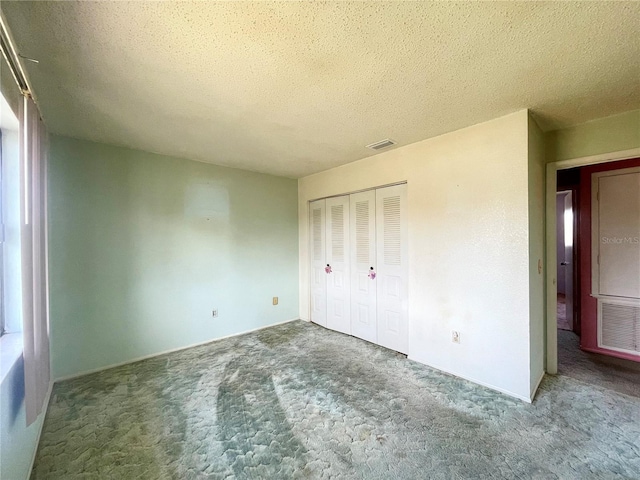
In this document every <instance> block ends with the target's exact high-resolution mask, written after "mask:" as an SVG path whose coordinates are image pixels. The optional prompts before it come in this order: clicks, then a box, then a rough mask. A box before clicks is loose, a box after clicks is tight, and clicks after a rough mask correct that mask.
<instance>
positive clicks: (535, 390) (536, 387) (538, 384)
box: [529, 370, 546, 403]
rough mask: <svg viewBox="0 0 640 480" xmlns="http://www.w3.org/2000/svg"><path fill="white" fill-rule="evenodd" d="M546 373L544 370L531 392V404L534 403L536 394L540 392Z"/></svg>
mask: <svg viewBox="0 0 640 480" xmlns="http://www.w3.org/2000/svg"><path fill="white" fill-rule="evenodd" d="M545 374H546V372H545V371H544V370H543V371H542V373H541V374H540V378H538V381H537V382H536V384H535V386H534V387H533V389H532V390H531V394H530V397H531V398H530V400H529V403H533V399H534V398H536V393H537V392H538V388H540V384H541V383H542V379H543V378H544V376H545Z"/></svg>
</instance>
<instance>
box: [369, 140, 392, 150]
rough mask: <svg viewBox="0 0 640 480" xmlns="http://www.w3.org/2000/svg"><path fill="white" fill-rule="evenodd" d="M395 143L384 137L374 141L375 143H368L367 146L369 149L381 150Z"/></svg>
mask: <svg viewBox="0 0 640 480" xmlns="http://www.w3.org/2000/svg"><path fill="white" fill-rule="evenodd" d="M395 144H396V142H394V141H393V140H390V139H388V138H386V139H384V140H380V141H379V142H376V143H370V144H369V145H367V148H370V149H371V150H382V149H383V148H387V147H390V146H391V145H395Z"/></svg>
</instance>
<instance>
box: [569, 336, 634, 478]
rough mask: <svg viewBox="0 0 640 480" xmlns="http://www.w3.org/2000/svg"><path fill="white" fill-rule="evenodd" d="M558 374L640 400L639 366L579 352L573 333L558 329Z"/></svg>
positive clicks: (578, 339) (577, 342)
mask: <svg viewBox="0 0 640 480" xmlns="http://www.w3.org/2000/svg"><path fill="white" fill-rule="evenodd" d="M558 373H559V374H560V375H566V376H567V377H571V378H573V379H575V380H580V381H581V382H586V383H590V384H592V385H597V386H599V387H602V388H606V389H610V390H614V391H616V392H619V393H625V394H627V395H633V396H635V397H639V398H640V363H635V362H631V361H626V360H619V359H615V358H612V357H605V356H604V355H598V354H596V353H589V352H583V351H582V350H580V338H579V337H578V336H577V335H576V334H575V333H573V332H567V331H564V330H558ZM638 478H640V476H639V477H638Z"/></svg>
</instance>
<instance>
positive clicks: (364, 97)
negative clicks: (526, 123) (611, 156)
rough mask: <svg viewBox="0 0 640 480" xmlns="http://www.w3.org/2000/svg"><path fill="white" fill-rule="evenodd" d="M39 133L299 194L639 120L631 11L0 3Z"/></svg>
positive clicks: (639, 73)
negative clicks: (431, 158) (423, 162)
mask: <svg viewBox="0 0 640 480" xmlns="http://www.w3.org/2000/svg"><path fill="white" fill-rule="evenodd" d="M1 8H2V10H3V11H4V14H5V16H6V17H7V20H8V22H9V25H10V27H11V29H12V31H13V34H14V36H15V39H16V44H17V46H18V49H19V50H20V52H21V53H22V54H24V55H26V56H29V57H32V58H36V59H38V60H39V61H40V63H38V64H35V63H32V62H24V63H25V65H26V68H27V69H28V73H29V75H30V77H31V79H32V83H33V86H34V89H35V92H36V95H37V97H38V99H39V101H40V105H41V109H42V113H43V115H44V118H45V121H46V123H47V126H48V127H49V128H50V129H51V131H53V132H54V133H59V134H63V135H69V136H73V137H79V138H85V139H89V140H94V141H100V142H105V143H110V144H120V145H125V146H128V147H133V148H139V149H141V150H145V151H153V152H160V153H164V154H167V155H174V156H179V157H183V158H191V159H194V160H201V161H205V162H211V163H216V164H220V165H228V166H234V167H237V168H247V169H251V170H257V171H263V172H267V173H274V174H281V175H286V176H293V177H301V176H304V175H308V174H310V173H314V172H319V171H322V170H325V169H327V168H331V167H335V166H337V165H341V164H345V163H348V162H351V161H355V160H359V159H361V158H363V157H365V156H368V155H372V154H373V153H375V152H372V151H371V150H369V149H366V148H365V147H364V146H365V145H367V144H369V143H372V142H375V141H378V140H382V139H383V138H386V137H391V138H393V139H394V140H397V141H398V142H399V143H400V144H401V145H407V144H409V143H412V142H416V141H419V140H423V139H425V138H430V137H434V136H436V135H440V134H442V133H445V132H450V131H454V130H457V129H459V128H463V127H467V126H470V125H474V124H477V123H479V122H483V121H487V120H490V119H492V118H496V117H499V116H502V115H506V114H509V113H512V112H515V111H518V110H521V109H523V108H530V109H532V110H533V111H534V112H535V113H536V115H537V118H538V120H540V121H541V122H542V125H543V126H544V127H545V129H551V128H559V127H563V126H568V125H575V124H577V123H581V122H586V121H588V120H592V119H594V118H599V117H603V116H608V115H613V114H617V113H620V112H624V111H627V110H630V109H633V108H640V89H639V88H638V78H640V70H639V68H640V67H639V64H638V58H640V42H638V41H637V30H638V24H639V22H640V4H639V3H638V2H588V3H585V2H302V3H301V2H197V1H196V2H182V1H180V2H7V1H3V2H2V6H1Z"/></svg>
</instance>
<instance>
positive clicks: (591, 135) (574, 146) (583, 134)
mask: <svg viewBox="0 0 640 480" xmlns="http://www.w3.org/2000/svg"><path fill="white" fill-rule="evenodd" d="M545 140H546V143H547V148H546V152H547V153H546V161H547V162H556V161H558V160H568V159H571V158H580V157H588V156H591V155H599V154H601V153H609V152H617V151H622V150H630V149H632V148H640V110H633V111H630V112H626V113H621V114H619V115H613V116H611V117H605V118H600V119H598V120H593V121H591V122H587V123H583V124H580V125H576V126H575V127H569V128H564V129H562V130H555V131H552V132H548V133H547V134H546V138H545Z"/></svg>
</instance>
